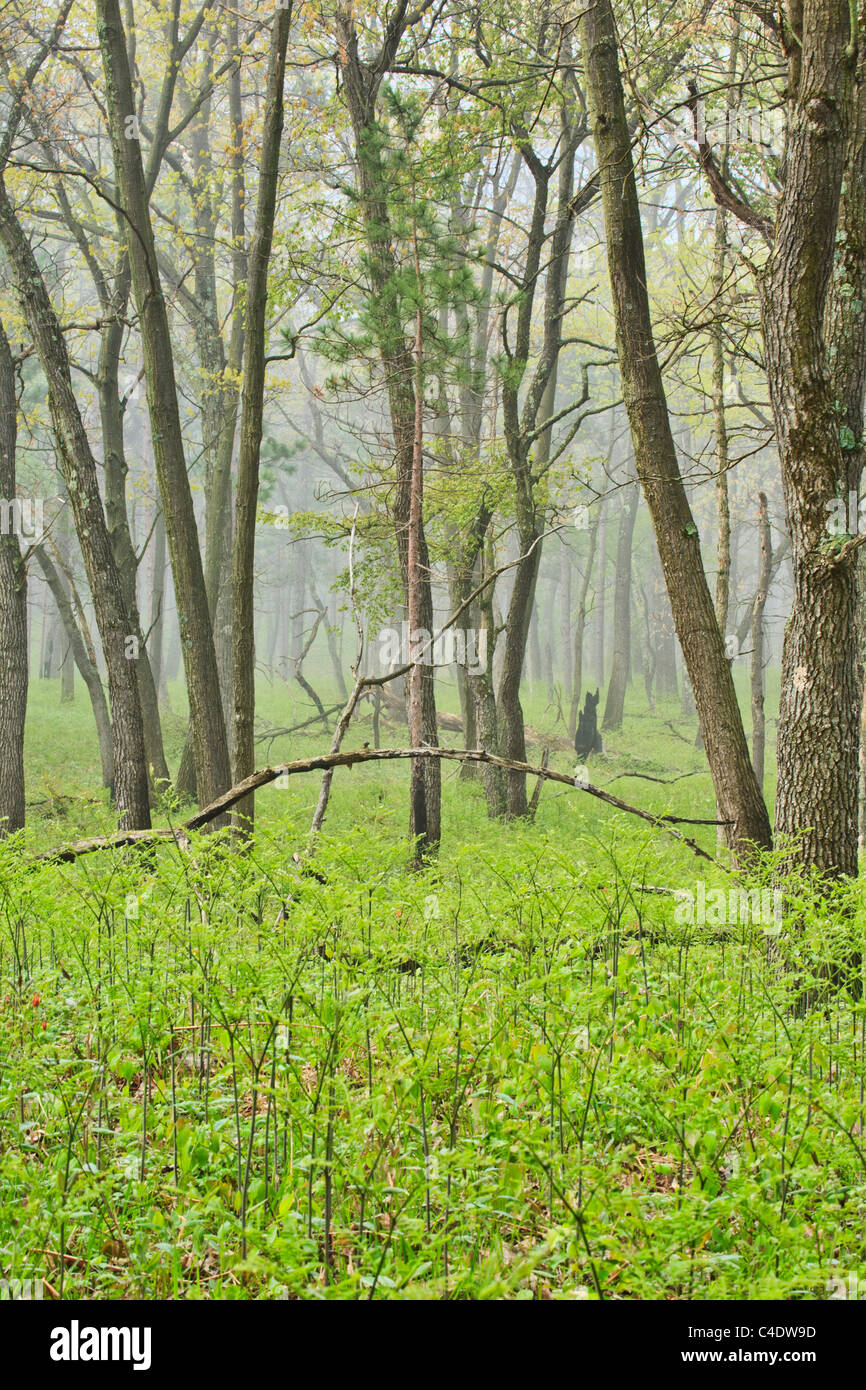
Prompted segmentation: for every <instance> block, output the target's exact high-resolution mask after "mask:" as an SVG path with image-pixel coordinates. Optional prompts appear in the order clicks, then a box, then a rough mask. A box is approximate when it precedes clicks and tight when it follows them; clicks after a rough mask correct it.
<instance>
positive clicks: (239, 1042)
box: [0, 682, 866, 1299]
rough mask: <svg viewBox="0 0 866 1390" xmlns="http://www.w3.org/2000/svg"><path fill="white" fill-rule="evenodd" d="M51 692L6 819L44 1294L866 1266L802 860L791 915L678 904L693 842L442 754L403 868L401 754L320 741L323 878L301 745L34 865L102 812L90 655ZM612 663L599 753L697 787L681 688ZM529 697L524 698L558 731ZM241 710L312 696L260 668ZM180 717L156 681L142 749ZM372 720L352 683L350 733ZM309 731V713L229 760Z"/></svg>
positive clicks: (848, 1045)
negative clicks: (229, 784) (516, 796)
mask: <svg viewBox="0 0 866 1390" xmlns="http://www.w3.org/2000/svg"><path fill="white" fill-rule="evenodd" d="M172 693H173V695H175V692H172ZM537 693H538V692H537ZM176 698H177V700H178V702H179V698H180V697H179V695H178V696H176ZM323 698H325V695H324V694H323ZM57 700H58V685H57V683H56V682H50V683H49V682H42V683H40V682H34V693H33V699H32V700H31V715H30V723H29V727H28V747H27V766H28V797H29V799H30V807H29V817H30V825H31V828H30V829H29V830H28V832H27V833H26V836H25V838H24V842H23V844H21V843H18V844H7V845H5V846H2V847H0V976H2V980H0V1263H2V1266H3V1268H2V1271H0V1273H2V1274H3V1276H4V1277H7V1278H10V1277H11V1278H27V1277H30V1278H32V1277H34V1276H35V1277H41V1278H43V1280H44V1281H45V1288H46V1292H47V1294H49V1295H56V1296H58V1297H65V1298H122V1297H144V1298H178V1297H186V1298H190V1297H191V1298H268V1299H273V1298H278V1297H287V1298H296V1297H300V1298H358V1297H360V1298H374V1297H375V1298H391V1299H394V1298H401V1299H402V1298H408V1299H411V1298H431V1297H432V1298H440V1297H460V1298H489V1297H506V1298H521V1299H529V1298H554V1299H557V1298H588V1299H595V1298H600V1297H601V1298H606V1299H622V1298H628V1299H649V1298H664V1299H678V1298H691V1299H732V1298H750V1299H754V1298H774V1297H781V1298H791V1299H797V1298H808V1299H813V1298H825V1297H828V1296H829V1295H830V1292H832V1290H833V1289H834V1288H835V1287H837V1284H834V1282H833V1281H844V1282H845V1284H846V1287H847V1286H848V1283H849V1281H850V1280H851V1279H852V1278H858V1277H862V1276H863V1275H866V1255H864V1249H863V1237H862V1210H863V1201H864V1196H866V1151H864V1140H863V1124H864V1079H866V1013H864V1006H863V1004H862V1003H861V1002H860V1001H859V998H858V997H857V988H856V985H857V980H858V977H859V973H860V972H859V965H857V964H856V957H857V954H858V952H859V951H860V948H861V944H862V935H863V924H864V921H866V913H864V909H863V904H862V902H861V900H860V896H859V890H858V889H857V888H856V887H855V888H852V889H851V890H850V893H849V895H848V897H847V898H844V899H843V898H840V899H839V901H838V905H837V907H836V908H834V910H833V913H832V916H828V913H827V911H826V910H822V911H817V910H816V909H815V903H814V897H813V895H812V894H811V890H810V888H809V885H808V884H801V885H799V886H798V888H797V894H798V896H797V902H796V922H797V925H796V930H795V929H793V928H792V927H791V924H790V920H789V917H788V915H786V918H785V923H784V925H781V927H780V924H779V923H778V922H777V921H776V919H775V917H774V918H773V919H772V921H770V920H769V919H766V917H765V918H764V920H762V921H758V922H755V921H754V920H748V921H743V920H742V917H743V916H748V914H746V913H742V914H739V915H738V913H739V909H738V908H736V905H735V910H734V912H733V918H732V915H731V912H728V913H727V916H726V915H725V914H724V913H722V914H721V916H720V914H719V913H718V912H713V911H712V910H707V911H705V912H704V913H703V914H702V913H701V911H699V910H698V911H696V912H695V913H694V914H693V915H694V916H696V917H697V918H699V919H700V918H701V917H702V916H703V918H704V920H696V921H691V922H690V921H687V920H686V921H683V920H682V917H683V915H684V914H683V912H682V911H681V902H682V898H683V896H684V895H685V894H686V893H689V894H692V895H693V901H694V902H695V903H696V904H698V905H699V906H700V904H702V903H705V904H712V903H713V902H718V901H720V899H719V898H713V896H712V895H713V891H714V890H718V889H719V888H721V887H724V889H725V891H727V890H728V888H729V887H730V880H729V878H728V876H727V875H726V874H725V872H724V870H723V869H722V868H721V867H720V868H715V867H713V866H712V865H709V864H707V863H706V862H705V861H701V860H698V859H696V858H695V857H694V856H693V855H692V854H691V852H690V851H689V850H688V849H686V848H684V847H683V846H682V845H679V844H677V843H676V842H675V841H673V840H672V839H671V838H670V837H668V836H666V835H665V834H664V833H662V832H660V831H659V830H657V829H654V828H653V827H652V826H649V825H647V824H646V823H644V822H641V821H639V820H637V819H635V818H634V817H630V816H627V815H625V814H623V813H621V812H616V811H612V810H610V809H609V808H607V807H605V806H603V805H601V804H600V803H598V802H597V801H594V800H592V799H591V798H590V797H588V796H586V795H585V794H582V793H581V792H580V791H579V790H574V791H572V790H570V789H568V788H564V787H561V786H555V785H553V784H548V785H546V786H545V787H544V789H543V791H542V794H541V799H540V804H539V807H538V813H537V816H536V819H535V822H534V823H533V824H531V825H530V824H520V825H510V826H507V827H503V826H502V825H499V824H492V823H491V822H489V821H488V819H487V817H486V813H485V803H484V798H483V795H482V791H481V787H480V784H479V783H478V782H477V781H468V782H467V781H466V780H462V779H461V777H460V772H459V769H458V768H457V767H455V766H454V765H451V764H448V765H445V766H443V843H442V850H441V854H440V856H439V859H438V860H437V862H436V863H435V864H431V865H430V866H429V867H427V868H426V869H425V870H423V871H422V872H410V871H409V869H408V868H407V848H406V839H405V834H406V823H407V769H406V766H405V764H393V765H377V766H375V767H373V766H370V767H366V766H363V765H358V766H356V767H354V768H353V769H352V770H351V771H339V772H338V773H337V774H336V775H335V779H334V790H333V798H332V804H331V808H330V812H329V816H328V819H327V822H326V827H325V833H324V834H323V836H322V839H321V841H320V844H319V847H318V852H317V855H316V859H315V865H316V869H317V871H318V873H319V874H320V875H321V880H320V879H319V878H317V877H313V876H311V875H302V874H301V873H300V872H299V869H298V866H297V865H296V863H295V862H294V861H293V859H292V854H293V852H294V851H301V850H303V848H304V846H305V843H306V836H307V830H308V827H309V823H310V818H311V816H312V811H313V807H314V804H315V798H316V794H317V790H318V776H317V775H316V774H312V775H310V776H309V777H295V778H291V779H290V780H289V784H288V787H287V788H285V789H282V788H280V787H278V786H271V787H269V788H267V789H266V790H264V791H262V792H260V793H259V795H258V798H257V802H258V819H257V838H256V844H255V847H254V849H253V850H252V851H250V852H249V853H247V854H239V853H237V852H236V850H233V849H232V848H231V847H230V845H229V844H228V843H227V842H226V839H225V838H224V837H222V836H220V835H210V836H202V837H194V838H193V840H192V843H191V845H190V847H189V849H188V850H186V851H181V850H180V849H178V848H176V847H175V846H173V845H172V846H169V845H162V846H160V847H158V848H156V849H154V850H153V851H152V852H150V853H147V854H142V853H141V852H140V851H139V852H137V853H132V852H114V853H111V854H108V853H100V854H96V855H91V856H88V857H86V858H82V859H80V860H79V861H78V862H75V863H70V864H42V865H39V866H34V865H33V863H32V860H33V856H34V855H35V854H36V853H37V852H39V851H41V850H44V849H48V848H51V847H53V846H55V845H59V844H62V843H63V842H65V841H67V840H70V839H74V838H76V837H78V836H80V835H82V834H86V833H94V832H96V833H98V832H99V831H100V830H108V829H110V828H111V827H112V819H111V811H110V808H109V807H108V805H107V798H106V793H104V792H103V791H102V790H100V789H99V785H98V784H99V776H98V760H97V757H96V745H95V739H94V737H93V735H92V728H91V720H90V715H89V710H88V709H87V706H86V703H85V699H84V695H83V692H81V690H80V689H79V692H78V695H77V698H76V701H75V704H74V705H72V706H65V707H60V706H59V705H58V703H57ZM639 700H640V693H639V692H638V691H637V690H635V691H634V692H633V693H632V701H633V704H634V712H633V713H631V714H630V715H629V716H628V717H627V719H626V723H625V727H624V729H623V731H622V733H621V734H617V735H614V736H611V737H610V738H609V739H608V741H607V742H608V749H607V752H606V754H605V755H604V756H601V757H595V758H593V759H591V762H590V773H591V776H592V779H593V781H594V782H596V783H598V784H599V785H601V786H606V785H607V786H609V787H610V790H612V791H614V792H615V793H616V794H617V795H619V796H621V797H623V798H624V799H625V800H627V801H630V802H634V803H635V804H637V805H640V806H643V807H646V808H647V809H650V810H653V811H657V812H660V813H661V812H666V813H674V814H679V815H685V816H696V817H712V815H713V801H712V793H711V786H710V780H709V777H708V775H707V773H706V771H705V766H706V765H705V762H704V759H703V755H702V753H701V752H700V750H699V749H696V748H695V747H694V735H695V728H696V725H695V721H694V719H692V720H690V721H689V720H683V719H682V717H681V715H680V712H679V706H678V703H673V702H672V703H671V704H670V705H669V706H659V707H658V708H657V709H656V711H655V712H654V713H652V714H651V713H650V712H649V711H648V710H647V709H646V708H645V707H643V706H642V705H641V703H639ZM326 703H329V700H328V699H326ZM546 705H547V700H546V696H542V697H539V698H532V697H528V698H527V700H526V701H525V710H526V717H527V721H528V722H529V723H530V724H532V725H533V726H535V727H538V728H539V729H547V730H549V731H550V732H551V733H554V734H557V735H560V736H561V735H562V734H563V733H564V730H563V729H562V727H561V725H560V726H559V727H558V728H557V727H554V718H553V712H552V710H551V709H550V708H545V706H546ZM259 712H260V715H261V717H262V720H263V721H264V722H266V723H270V724H274V725H276V724H279V725H283V726H285V725H291V724H293V723H294V722H297V720H299V719H303V718H304V717H306V716H307V714H308V712H309V711H308V708H307V706H306V705H305V703H304V701H303V696H302V695H301V694H300V692H296V691H295V690H294V689H292V688H289V687H286V686H285V685H283V684H281V683H279V682H275V683H274V684H272V685H269V684H267V683H264V682H263V684H262V688H261V691H260V709H259ZM184 727H185V720H184V718H183V711H182V709H181V708H180V706H179V703H178V708H177V710H176V712H175V713H174V714H173V715H171V716H170V717H169V719H168V720H167V729H168V732H169V735H170V739H169V743H170V761H172V762H176V758H177V753H178V751H179V745H180V741H181V739H182V736H183V730H184ZM386 730H387V732H386ZM370 737H371V735H370V724H369V717H368V716H365V718H364V719H363V720H362V721H361V722H360V723H359V724H358V726H357V729H353V731H352V736H351V739H350V741H349V745H348V746H357V744H359V743H361V742H364V741H367V740H369V739H370ZM382 742H383V744H390V745H391V746H395V747H402V746H405V742H406V734H405V730H404V729H402V730H401V729H399V728H392V727H391V726H385V725H383V738H382ZM326 745H327V736H326V735H325V733H324V732H323V731H318V732H317V731H316V730H315V728H311V729H309V730H306V731H304V732H303V733H301V734H295V735H293V736H292V737H291V738H290V739H282V740H278V741H277V742H275V743H274V745H273V747H272V748H271V749H270V750H268V748H267V745H266V744H262V745H260V747H261V750H262V755H261V757H260V759H259V764H260V765H263V764H264V763H266V762H269V761H270V762H275V761H278V760H282V759H283V758H286V757H288V756H290V755H291V756H293V757H303V756H305V755H312V754H313V753H314V752H317V751H320V750H322V749H323V748H324V747H326ZM539 757H540V749H531V750H530V759H531V760H532V761H538V760H539ZM551 761H552V765H553V766H554V767H558V768H560V769H561V770H563V771H569V770H571V769H573V764H574V759H573V758H570V757H569V755H568V754H567V753H563V752H555V753H554V754H553V755H552V759H551ZM635 773H641V774H643V776H642V777H640V778H638V777H636V776H635V775H634V774H635ZM690 773H694V774H695V775H691V776H682V778H681V780H678V781H675V782H666V783H662V782H657V781H650V780H646V779H647V778H651V777H652V778H662V779H672V778H675V777H680V775H681V774H690ZM621 774H626V775H621ZM613 778H616V781H614V782H611V779H613ZM768 794H769V795H771V794H772V788H771V787H768ZM182 814H183V810H182V808H173V809H172V810H171V818H172V819H173V820H176V819H178V818H180V816H182ZM694 833H695V835H696V838H697V839H698V840H699V842H700V843H701V844H702V845H703V846H704V847H705V848H706V849H707V850H708V852H710V853H713V854H714V853H715V831H714V829H713V828H712V827H707V828H701V829H699V830H697V831H695V832H694ZM752 886H754V885H752ZM760 886H761V885H758V887H760ZM763 886H764V887H765V888H766V884H765V885H763ZM675 890H676V891H679V892H680V894H681V899H679V900H678V899H675V898H674V896H673V892H674V891H675ZM787 912H788V908H787V906H786V914H787ZM831 960H832V961H835V962H839V961H850V962H852V964H851V968H850V970H849V971H847V972H843V975H847V976H848V977H850V978H835V979H834V980H833V981H832V982H830V981H828V980H827V979H826V976H827V968H826V967H827V963H828V962H829V961H831ZM815 978H817V979H818V980H820V981H822V983H821V987H820V990H819V991H818V994H817V998H816V1000H815V1004H814V1007H812V1008H805V1007H802V1000H803V994H802V991H803V988H804V984H807V983H808V982H809V980H810V979H815ZM852 983H853V987H852ZM798 999H799V1000H800V1004H801V1007H794V1006H795V1005H796V1003H797V1000H798Z"/></svg>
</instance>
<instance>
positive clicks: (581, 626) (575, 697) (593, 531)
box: [568, 512, 599, 742]
mask: <svg viewBox="0 0 866 1390" xmlns="http://www.w3.org/2000/svg"><path fill="white" fill-rule="evenodd" d="M598 523H599V514H598V512H596V513H595V516H594V517H593V519H592V524H591V525H590V528H589V550H588V551H587V556H586V565H585V566H584V571H583V578H582V579H581V581H580V593H579V595H578V600H577V618H576V620H575V625H574V689H573V693H572V696H571V709H570V711H569V716H568V737H569V739H570V740H571V741H572V742H574V735H575V734H576V732H577V716H578V712H579V710H580V702H581V699H582V690H583V638H584V633H585V631H586V603H587V598H588V595H589V586H590V583H591V582H592V570H593V561H594V559H595V542H596V539H597V537H598Z"/></svg>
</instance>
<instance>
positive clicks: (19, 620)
mask: <svg viewBox="0 0 866 1390" xmlns="http://www.w3.org/2000/svg"><path fill="white" fill-rule="evenodd" d="M17 445H18V400H17V396H16V392H15V364H14V363H13V361H12V353H11V350H10V348H9V342H8V339H7V337H6V332H5V329H4V326H3V323H2V321H0V494H2V497H3V499H4V500H5V501H12V500H13V499H14V497H15V496H16V476H15V473H16V470H15V455H16V449H17ZM27 675H28V662H27V573H26V570H25V567H24V559H23V556H22V554H21V546H20V543H19V538H18V536H17V535H16V534H15V532H14V530H12V529H11V528H10V529H9V531H8V533H7V532H6V531H5V530H0V838H2V837H3V836H5V835H9V834H14V832H15V831H16V830H21V829H23V827H24V815H25V812H24V722H25V719H26V716H27Z"/></svg>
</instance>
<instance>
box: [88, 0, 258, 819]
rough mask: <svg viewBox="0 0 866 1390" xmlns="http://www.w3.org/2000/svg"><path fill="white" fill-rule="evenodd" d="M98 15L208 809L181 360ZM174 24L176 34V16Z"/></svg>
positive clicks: (214, 738)
mask: <svg viewBox="0 0 866 1390" xmlns="http://www.w3.org/2000/svg"><path fill="white" fill-rule="evenodd" d="M96 12H97V31H98V35H99V44H100V49H101V52H102V62H103V68H104V72H105V85H106V102H107V112H108V123H109V130H110V134H111V145H112V151H113V154H114V168H115V177H116V179H117V187H118V195H119V196H118V201H119V204H120V206H121V209H122V213H123V220H124V223H125V229H126V246H127V252H128V254H129V261H130V269H131V274H132V288H133V295H134V299H135V304H136V308H137V310H138V316H139V324H140V331H141V340H142V348H143V354H144V377H145V385H146V388H147V404H148V411H149V414H150V423H151V435H152V438H153V453H154V462H155V465H156V474H157V479H158V482H159V490H160V496H161V497H162V505H163V515H164V517H165V529H166V537H167V540H168V549H169V555H170V557H171V566H172V573H173V575H174V582H175V594H176V597H177V605H178V613H179V620H180V631H181V648H182V651H183V660H184V669H185V672H186V682H187V691H188V694H189V705H190V724H191V728H192V736H193V746H194V751H195V768H196V784H197V791H198V796H199V800H200V802H201V803H202V804H206V803H207V802H209V801H212V800H213V799H214V798H215V797H217V796H219V795H220V793H221V792H224V791H225V790H227V788H228V786H229V783H230V780H231V777H230V768H229V755H228V744H227V741H226V729H225V720H224V718H223V709H222V702H221V699H220V687H219V674H218V670H217V661H216V651H215V648H214V640H213V628H212V624H211V617H210V610H209V606H208V601H207V593H206V590H205V583H204V570H203V567H202V559H201V552H200V549H199V540H198V527H197V525H196V519H195V510H194V508H193V500H192V492H191V490H190V484H189V477H188V474H187V467H186V458H185V452H184V443H183V435H182V432H181V425H180V412H179V409H178V399H177V385H176V381H175V371H174V352H173V348H172V339H171V333H170V330H169V322H168V313H167V310H166V303H165V296H164V293H163V289H162V282H161V278H160V269H159V264H158V260H157V254H156V244H155V241H154V235H153V226H152V222H151V216H150V203H149V195H148V187H147V181H146V179H145V173H144V166H143V163H142V156H141V144H140V136H139V118H138V114H137V112H136V108H135V103H134V100H133V92H132V81H131V76H130V68H129V56H128V51H127V45H126V36H125V33H124V28H123V22H122V20H121V16H120V7H119V4H118V0H97V4H96ZM171 23H172V29H173V32H174V34H175V35H176V32H177V27H178V13H177V9H175V11H174V14H173V17H172V21H171ZM172 50H173V51H172V54H171V62H172V65H173V67H174V68H175V69H176V65H177V63H178V52H177V45H176V43H173V44H172ZM175 75H176V72H175ZM172 96H173V86H172V84H169V86H168V90H166V89H165V88H164V89H163V92H162V95H161V99H162V100H164V101H166V102H168V104H169V108H170V104H171V100H172Z"/></svg>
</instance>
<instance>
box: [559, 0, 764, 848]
mask: <svg viewBox="0 0 866 1390" xmlns="http://www.w3.org/2000/svg"><path fill="white" fill-rule="evenodd" d="M578 23H579V29H580V38H581V47H582V50H583V56H584V62H585V65H586V75H587V87H588V95H589V105H590V111H591V119H592V125H593V134H594V138H595V144H596V150H597V153H598V162H599V172H600V179H601V190H602V202H603V206H604V217H605V230H606V240H607V253H608V266H609V269H610V281H611V288H612V292H613V302H614V316H615V321H616V336H617V353H618V356H619V363H620V376H621V380H622V391H623V398H624V400H625V403H626V409H627V412H628V417H629V424H630V427H631V436H632V444H633V447H634V455H635V466H636V469H637V473H638V477H639V478H640V480H641V484H642V486H643V491H644V495H645V497H646V499H647V504H648V506H649V509H650V514H651V516H652V521H653V527H654V529H655V533H656V538H657V543H658V550H659V556H660V559H661V562H662V569H663V572H664V576H665V582H666V585H667V590H668V596H669V598H670V602H671V609H672V612H673V615H674V622H675V625H676V630H677V635H678V637H679V640H680V646H681V648H682V651H683V656H684V659H685V662H686V666H687V668H688V673H689V678H690V681H691V684H692V688H693V690H694V693H695V699H696V703H697V708H698V716H699V719H700V723H701V728H702V729H703V733H704V739H705V741H706V748H707V757H708V760H709V764H710V771H711V773H712V777H713V784H714V786H715V791H716V800H717V804H718V806H719V810H720V813H721V815H720V818H721V819H722V820H724V821H727V822H730V824H729V825H728V827H727V835H728V843H729V845H730V846H731V847H732V848H733V849H734V850H735V852H737V853H738V854H739V855H741V856H742V855H743V854H746V853H748V851H749V850H750V849H751V848H753V847H754V846H759V847H768V846H769V845H770V840H771V837H770V821H769V816H768V814H767V808H766V806H765V805H764V801H763V797H762V796H761V792H760V788H759V787H758V784H757V781H756V779H755V774H754V770H753V768H752V765H751V761H750V758H749V748H748V744H747V742H746V736H745V732H744V729H743V722H742V718H741V716H740V710H739V706H738V704H737V696H736V691H735V689H734V683H733V679H732V676H731V669H730V666H729V664H728V661H727V658H726V656H725V647H724V642H723V640H722V636H721V633H720V632H719V628H718V624H717V622H716V616H715V610H714V608H713V601H712V597H711V595H710V591H709V588H708V586H707V581H706V576H705V574H704V568H703V564H702V562H701V553H700V545H699V541H698V531H697V527H696V526H695V523H694V519H693V517H692V513H691V509H690V507H689V504H688V499H687V497H686V493H685V488H684V487H683V483H682V478H681V477H680V471H679V464H678V460H677V454H676V448H675V445H674V440H673V435H672V433H671V426H670V418H669V416H668V409H667V401H666V399H665V391H664V384H663V381H662V375H661V370H660V368H659V362H658V356H657V353H656V348H655V341H654V338H653V330H652V320H651V315H650V307H649V296H648V293H647V288H646V286H647V276H646V262H645V258H644V247H643V233H642V230H641V222H640V209H639V205H638V197H637V186H636V183H635V175H634V164H633V160H632V152H631V139H630V136H629V130H628V125H627V122H626V114H625V103H624V98H623V89H622V79H621V77H620V71H619V61H618V54H617V44H616V29H615V25H614V19H613V13H612V10H611V5H610V0H595V3H594V4H593V5H592V6H590V7H589V8H588V9H586V10H584V11H583V12H582V13H581V15H580V18H579V21H578Z"/></svg>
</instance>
